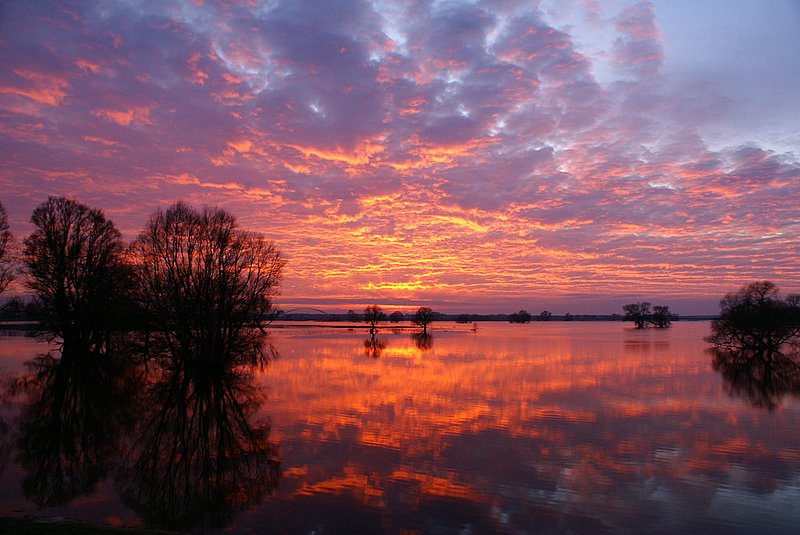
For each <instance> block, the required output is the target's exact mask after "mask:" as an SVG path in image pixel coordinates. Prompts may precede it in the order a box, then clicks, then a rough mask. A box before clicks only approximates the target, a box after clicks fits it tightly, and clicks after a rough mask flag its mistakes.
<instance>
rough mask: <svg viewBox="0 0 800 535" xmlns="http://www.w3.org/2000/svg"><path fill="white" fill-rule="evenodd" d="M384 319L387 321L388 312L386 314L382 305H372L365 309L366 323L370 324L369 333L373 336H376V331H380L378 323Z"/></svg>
mask: <svg viewBox="0 0 800 535" xmlns="http://www.w3.org/2000/svg"><path fill="white" fill-rule="evenodd" d="M382 321H386V314H384V312H383V309H382V308H381V307H379V306H378V305H370V306H368V307H367V308H365V309H364V323H368V324H369V333H370V334H371V335H372V336H375V333H376V332H378V329H377V325H378V323H380V322H382Z"/></svg>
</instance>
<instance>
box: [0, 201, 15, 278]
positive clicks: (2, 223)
mask: <svg viewBox="0 0 800 535" xmlns="http://www.w3.org/2000/svg"><path fill="white" fill-rule="evenodd" d="M13 243H14V238H13V236H12V235H11V232H10V231H9V230H8V214H7V213H6V209H5V207H4V206H3V203H0V293H3V291H5V289H6V288H7V287H8V285H9V284H11V281H13V280H14V262H13V260H12V258H11V247H12V244H13Z"/></svg>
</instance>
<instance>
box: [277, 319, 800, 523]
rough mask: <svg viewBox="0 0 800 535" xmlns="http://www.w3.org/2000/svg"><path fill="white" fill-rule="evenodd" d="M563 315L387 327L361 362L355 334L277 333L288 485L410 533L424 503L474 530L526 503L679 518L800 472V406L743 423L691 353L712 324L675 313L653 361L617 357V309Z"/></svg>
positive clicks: (644, 352) (543, 511)
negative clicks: (430, 334)
mask: <svg viewBox="0 0 800 535" xmlns="http://www.w3.org/2000/svg"><path fill="white" fill-rule="evenodd" d="M570 325H571V326H570V327H569V328H568V329H567V328H566V327H565V326H564V325H563V324H553V325H547V326H544V325H539V324H537V325H536V326H535V327H536V331H535V332H528V333H527V334H524V333H523V334H520V333H521V331H520V330H519V329H514V328H513V327H514V326H506V325H496V326H495V325H492V326H487V327H486V328H485V329H484V328H483V327H482V328H481V330H479V331H478V332H477V333H468V334H467V333H463V332H461V333H451V332H445V331H443V332H441V333H438V332H437V334H436V336H437V342H436V344H435V346H434V347H433V348H431V350H430V351H428V352H426V353H425V354H424V355H423V356H421V358H417V357H418V356H419V355H420V351H419V350H418V349H416V346H415V343H414V341H413V340H412V339H411V338H410V337H409V336H408V334H403V333H401V334H397V335H393V334H387V335H386V336H387V340H388V341H389V343H390V346H389V347H388V348H387V350H386V351H385V352H384V353H383V354H382V356H381V359H380V360H379V361H377V362H376V363H375V364H376V365H375V366H373V365H370V366H362V365H360V363H363V359H359V358H357V357H358V355H354V354H353V348H352V344H353V340H354V336H353V335H338V336H337V335H336V334H335V333H331V335H330V338H329V339H328V341H326V342H321V341H319V339H317V340H316V341H315V343H314V344H299V345H300V346H301V347H300V348H296V349H293V346H294V345H295V344H294V343H293V341H294V337H293V336H292V334H291V333H285V334H286V336H287V337H286V338H280V339H278V340H276V345H278V346H279V348H280V350H281V354H282V356H283V358H282V359H280V360H278V361H275V362H274V368H273V369H272V370H271V375H270V377H273V376H274V377H276V378H280V379H276V381H275V383H270V390H271V392H272V399H271V405H270V410H271V411H272V414H273V415H274V416H275V422H276V428H279V429H280V430H281V431H280V433H281V437H282V440H281V442H282V444H285V445H286V447H287V448H288V449H290V450H291V452H292V453H291V455H290V456H289V457H288V458H286V459H285V462H286V463H287V464H288V465H289V466H288V467H287V471H286V472H285V475H286V478H285V479H284V481H283V482H282V487H281V488H282V491H285V492H286V493H287V494H290V495H292V496H293V498H292V500H293V504H295V505H297V504H300V503H308V502H305V501H304V500H309V501H312V497H311V496H309V494H311V493H314V494H315V495H316V497H317V498H319V497H320V496H329V495H333V496H335V498H331V499H332V500H334V501H336V503H338V504H348V505H346V506H345V505H342V507H343V508H342V510H341V511H340V513H339V514H340V515H341V516H343V517H346V516H348V515H357V514H360V513H359V512H360V511H362V509H361V508H362V507H367V508H369V510H370V511H380V512H383V513H384V514H387V516H391V517H392V518H405V519H408V520H407V523H406V524H403V523H402V521H400V525H399V528H405V529H417V530H421V531H426V529H425V527H421V526H420V525H419V524H415V522H418V521H419V520H418V519H419V516H420V515H425V516H426V518H428V519H429V522H430V523H429V524H427V531H434V527H435V528H437V529H441V530H446V529H448V528H453V529H455V524H454V522H455V520H454V519H456V518H459V515H460V514H462V512H463V511H464V509H466V508H469V509H470V510H471V511H472V513H471V514H472V515H474V517H471V518H474V522H475V523H474V524H472V526H473V529H474V530H475V531H481V530H482V531H485V532H506V531H513V530H514V529H520V530H523V531H524V530H528V529H530V526H531V519H532V518H535V519H536V520H537V522H539V523H538V524H537V526H538V527H539V528H541V529H542V530H548V529H550V530H556V531H558V530H561V531H564V530H573V531H578V532H580V531H583V532H586V531H591V532H600V531H617V532H641V531H643V530H644V531H648V530H649V531H654V532H681V531H687V530H689V531H691V530H694V529H697V526H702V525H704V523H705V522H709V523H712V522H713V523H714V524H715V525H719V520H716V519H710V518H709V514H708V511H709V507H710V504H711V503H712V501H713V499H714V495H715V493H716V492H717V489H721V488H726V487H730V488H743V489H746V490H744V492H773V491H774V490H775V489H776V488H780V487H782V486H783V483H782V481H783V478H784V474H786V473H794V472H797V469H798V465H797V462H796V452H797V445H796V443H795V442H796V440H795V438H796V437H795V436H794V434H793V427H792V426H793V425H794V420H795V419H796V412H795V411H794V410H793V409H792V410H787V411H784V412H783V413H776V414H773V415H771V416H774V417H775V419H774V420H770V422H769V423H764V422H763V421H762V423H763V424H764V425H769V426H774V427H771V428H770V429H771V431H770V432H769V433H767V434H766V435H765V434H764V433H762V432H761V428H759V429H756V428H751V427H750V426H749V425H746V424H742V420H743V419H744V417H743V415H742V414H743V413H742V408H741V407H740V405H741V404H740V403H731V402H727V400H726V399H725V397H724V395H723V396H720V392H719V387H718V380H715V379H714V377H715V376H714V375H713V374H712V373H709V372H710V370H709V369H708V365H707V361H704V359H702V358H701V359H698V355H701V356H702V355H703V351H704V349H705V347H706V346H705V343H704V342H703V341H702V337H703V335H704V334H705V333H706V332H707V329H708V325H707V324H688V323H680V324H676V325H675V326H674V327H673V329H671V330H670V332H669V333H668V334H667V335H665V336H667V337H668V339H669V341H670V347H669V350H668V351H666V350H665V351H663V352H659V353H658V359H657V360H654V359H653V355H652V354H651V348H649V347H648V346H647V345H644V346H640V347H639V348H638V349H639V350H638V351H636V352H634V351H629V352H625V353H624V355H622V356H621V355H620V349H621V347H624V345H625V338H624V336H625V335H624V332H623V331H621V330H619V331H614V334H613V335H612V334H610V332H609V330H608V329H609V328H617V327H619V328H620V329H621V326H619V325H617V324H600V325H597V324H594V325H591V324H574V326H572V325H573V324H570ZM564 329H567V332H566V333H565V332H564ZM302 332H303V331H298V336H299V337H301V338H302V334H301V333H302ZM660 336H661V335H660ZM358 338H360V337H358ZM489 355H491V357H490V358H487V356H489ZM348 359H349V360H348ZM347 362H351V363H352V365H349V364H347ZM370 364H372V363H370ZM266 379H267V380H269V377H267V378H266ZM322 385H324V387H323V386H322ZM748 414H749V413H748ZM759 421H761V420H759ZM284 437H286V438H284ZM288 449H287V451H288ZM323 451H324V452H325V456H324V459H322V458H320V457H319V455H320V453H321V452H323ZM735 466H741V467H742V468H741V476H739V478H738V479H736V478H733V477H732V476H731V467H735ZM296 467H303V469H302V471H298V470H296V469H295V468H296ZM393 497H395V498H393ZM399 497H402V498H399ZM320 499H321V498H320ZM751 506H752V507H756V508H755V509H754V510H753V511H754V512H755V513H758V508H757V506H756V505H753V504H748V503H743V504H742V507H743V508H745V509H747V508H748V507H751ZM275 507H277V506H275ZM264 511H272V510H271V509H264ZM264 514H268V513H266V512H265V513H264ZM790 516H791V514H790ZM462 518H463V517H462ZM742 525H743V526H751V525H753V524H751V523H747V522H744V523H743V524H742ZM643 526H646V528H643Z"/></svg>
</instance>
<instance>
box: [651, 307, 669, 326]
mask: <svg viewBox="0 0 800 535" xmlns="http://www.w3.org/2000/svg"><path fill="white" fill-rule="evenodd" d="M649 321H650V323H652V324H653V325H655V326H656V327H658V328H659V329H665V328H667V327H669V326H670V325H672V313H671V312H670V311H669V307H668V306H658V305H656V306H654V307H653V314H652V315H651V316H650V319H649Z"/></svg>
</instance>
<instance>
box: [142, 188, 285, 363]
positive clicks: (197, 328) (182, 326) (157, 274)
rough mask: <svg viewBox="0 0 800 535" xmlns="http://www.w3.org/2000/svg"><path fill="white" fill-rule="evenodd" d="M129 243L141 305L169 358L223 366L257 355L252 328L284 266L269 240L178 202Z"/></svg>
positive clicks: (223, 215)
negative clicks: (132, 254) (198, 360)
mask: <svg viewBox="0 0 800 535" xmlns="http://www.w3.org/2000/svg"><path fill="white" fill-rule="evenodd" d="M132 248H133V252H134V255H135V262H136V273H137V279H138V283H139V291H140V295H141V299H142V306H143V309H144V310H145V313H146V315H147V316H148V317H149V318H150V320H151V321H152V323H153V325H154V327H155V331H156V332H155V333H154V334H155V337H156V339H155V340H154V341H155V342H161V347H160V349H162V350H164V351H165V352H166V354H167V355H168V356H171V357H173V358H178V357H180V358H184V359H200V360H201V361H202V362H205V363H208V364H215V365H223V366H227V365H230V364H231V363H233V362H236V361H237V360H240V359H242V358H251V359H258V358H260V357H262V356H263V352H262V343H261V342H262V340H260V337H259V334H258V330H261V332H262V333H263V328H262V323H261V322H262V321H263V320H264V319H265V318H267V317H268V316H269V314H270V312H271V308H272V298H273V296H274V295H276V294H277V291H278V284H279V282H280V280H281V273H282V270H283V266H284V264H285V261H284V260H283V258H282V257H281V254H280V252H279V251H278V249H277V248H276V247H275V244H274V243H273V242H272V241H270V240H268V239H266V238H264V237H263V236H261V235H259V234H256V233H253V232H248V231H245V230H243V229H241V228H240V227H239V224H238V222H237V221H236V218H235V217H234V216H233V215H231V214H230V213H228V212H226V211H224V210H221V209H219V208H207V207H206V208H203V209H202V210H200V211H198V210H196V209H194V208H192V207H190V206H188V205H187V204H185V203H183V202H178V203H176V204H174V205H172V206H171V207H169V208H168V209H167V210H166V211H165V212H164V211H160V210H159V211H158V212H156V213H155V214H153V215H152V216H151V218H150V221H149V222H148V224H147V226H146V228H145V230H144V231H143V232H142V233H141V234H140V235H139V237H138V238H137V239H136V241H135V242H134V244H133V246H132ZM256 328H258V329H256ZM156 348H158V346H156Z"/></svg>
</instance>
